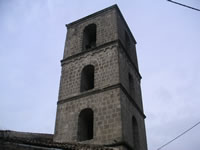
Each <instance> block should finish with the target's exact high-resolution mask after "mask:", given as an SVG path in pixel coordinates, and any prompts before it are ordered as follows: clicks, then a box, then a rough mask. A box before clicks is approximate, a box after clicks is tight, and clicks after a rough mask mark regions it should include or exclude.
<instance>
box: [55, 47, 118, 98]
mask: <svg viewBox="0 0 200 150" xmlns="http://www.w3.org/2000/svg"><path fill="white" fill-rule="evenodd" d="M90 64H91V65H93V66H94V68H95V69H94V89H92V90H96V89H102V88H104V87H108V86H111V85H114V84H117V83H119V65H118V52H117V44H115V45H110V46H107V47H105V48H101V49H98V50H97V49H95V50H94V51H90V52H88V53H85V54H84V55H81V56H78V57H75V58H73V59H71V60H68V61H65V62H64V64H63V67H62V76H61V81H60V90H59V100H63V99H66V98H69V97H72V96H76V95H79V94H80V82H81V71H82V69H83V68H84V67H85V66H87V65H90Z"/></svg>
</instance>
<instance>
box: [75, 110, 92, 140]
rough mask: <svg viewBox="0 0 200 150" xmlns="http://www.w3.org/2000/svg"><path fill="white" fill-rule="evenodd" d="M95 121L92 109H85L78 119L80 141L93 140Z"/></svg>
mask: <svg viewBox="0 0 200 150" xmlns="http://www.w3.org/2000/svg"><path fill="white" fill-rule="evenodd" d="M93 120H94V114H93V111H92V109H90V108H86V109H83V110H82V111H81V112H80V114H79V117H78V141H86V140H90V139H93Z"/></svg>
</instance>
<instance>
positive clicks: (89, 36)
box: [83, 24, 97, 50]
mask: <svg viewBox="0 0 200 150" xmlns="http://www.w3.org/2000/svg"><path fill="white" fill-rule="evenodd" d="M96 30H97V27H96V24H90V25H88V26H87V27H85V29H84V31H83V50H88V49H90V48H93V47H96Z"/></svg>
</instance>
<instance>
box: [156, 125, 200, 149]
mask: <svg viewBox="0 0 200 150" xmlns="http://www.w3.org/2000/svg"><path fill="white" fill-rule="evenodd" d="M199 124H200V121H199V122H198V123H196V124H195V125H193V126H192V127H190V128H189V129H187V130H186V131H184V132H183V133H181V134H180V135H178V136H177V137H175V138H174V139H172V140H170V141H169V142H167V143H166V144H164V145H162V146H161V147H159V148H158V149H157V150H160V149H162V148H163V147H165V146H167V145H168V144H170V143H172V142H173V141H175V140H176V139H178V138H180V137H181V136H183V135H184V134H185V133H187V132H188V131H190V130H192V129H193V128H194V127H196V126H197V125H199Z"/></svg>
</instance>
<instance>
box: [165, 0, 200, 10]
mask: <svg viewBox="0 0 200 150" xmlns="http://www.w3.org/2000/svg"><path fill="white" fill-rule="evenodd" d="M167 1H168V2H171V3H174V4H177V5H181V6H183V7H187V8H190V9H193V10H196V11H200V9H197V8H194V7H191V6H188V5H185V4H181V3H178V2H175V1H172V0H167Z"/></svg>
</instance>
